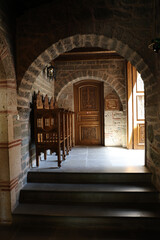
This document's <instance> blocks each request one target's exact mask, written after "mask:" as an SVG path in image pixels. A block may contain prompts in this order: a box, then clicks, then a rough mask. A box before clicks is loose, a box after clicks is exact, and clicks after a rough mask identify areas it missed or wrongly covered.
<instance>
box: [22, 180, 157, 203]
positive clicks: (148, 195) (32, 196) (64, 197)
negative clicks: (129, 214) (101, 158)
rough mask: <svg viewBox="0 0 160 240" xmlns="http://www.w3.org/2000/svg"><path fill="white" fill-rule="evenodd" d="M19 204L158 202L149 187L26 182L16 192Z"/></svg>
mask: <svg viewBox="0 0 160 240" xmlns="http://www.w3.org/2000/svg"><path fill="white" fill-rule="evenodd" d="M20 202H21V203H37V204H40V203H45V204H53V203H56V202H62V203H64V202H72V203H74V202H90V203H93V202H99V203H103V202H106V203H107V202H158V193H157V191H156V189H155V188H154V187H153V186H152V185H150V184H142V183H141V184H134V185H133V183H132V184H129V183H128V184H124V183H123V184H116V183H112V184H109V183H108V184H107V183H106V184H78V183H76V184H73V183H72V184H71V183H70V184H67V183H64V184H62V183H28V184H27V185H26V186H25V187H24V188H23V189H22V190H21V191H20Z"/></svg>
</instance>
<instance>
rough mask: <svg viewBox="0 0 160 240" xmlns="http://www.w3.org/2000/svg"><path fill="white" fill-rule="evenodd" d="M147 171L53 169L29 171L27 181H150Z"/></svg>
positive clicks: (149, 174)
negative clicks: (66, 170) (65, 170)
mask: <svg viewBox="0 0 160 240" xmlns="http://www.w3.org/2000/svg"><path fill="white" fill-rule="evenodd" d="M151 176H152V175H151V173H149V172H135V173H133V172H131V173H128V172H125V173H124V172H113V173H112V172H107V173H92V172H88V173H87V172H77V173H76V172H53V171H42V170H41V171H30V172H28V177H27V182H35V183H36V182H37V183H126V182H127V183H131V182H133V183H135V182H137V183H142V182H148V183H149V182H151Z"/></svg>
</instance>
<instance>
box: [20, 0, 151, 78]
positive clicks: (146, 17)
mask: <svg viewBox="0 0 160 240" xmlns="http://www.w3.org/2000/svg"><path fill="white" fill-rule="evenodd" d="M153 6H154V1H148V0H144V1H140V0H135V1H126V0H119V1H99V0H95V1H94V2H93V1H85V0H81V1H80V2H79V3H78V4H77V2H76V1H74V0H71V1H70V4H67V3H66V1H64V0H60V1H56V2H55V1H53V3H48V4H46V5H43V6H42V7H37V8H33V9H31V10H29V11H28V12H26V13H25V14H24V15H22V16H20V17H19V18H18V19H17V39H16V40H17V71H18V81H19V82H20V81H21V79H22V77H23V75H24V73H25V72H26V70H27V69H28V68H29V66H30V65H31V63H32V62H33V61H34V60H35V59H36V58H37V57H38V56H39V55H40V54H41V53H42V52H44V51H45V50H46V49H47V48H49V47H50V46H51V45H52V44H53V43H56V42H58V41H59V40H60V39H64V38H67V37H70V36H73V35H76V34H82V35H83V34H95V35H104V36H106V37H108V38H111V39H117V40H119V41H121V42H123V43H124V44H126V45H128V46H129V47H130V48H131V49H134V51H136V52H137V53H138V54H140V55H141V57H142V58H143V59H144V60H145V62H146V63H147V64H148V65H149V66H150V67H151V68H152V70H153V68H154V66H155V65H154V62H155V59H154V55H153V53H152V51H150V50H149V49H148V44H149V43H150V42H151V39H152V36H153V31H154V26H153V24H154V9H153ZM88 44H89V45H90V43H89V41H88ZM62 48H63V46H62ZM113 48H114V46H113ZM28 53H29V54H28ZM56 56H58V52H57V53H56V55H55V57H56ZM48 58H49V56H47V55H46V57H45V61H48Z"/></svg>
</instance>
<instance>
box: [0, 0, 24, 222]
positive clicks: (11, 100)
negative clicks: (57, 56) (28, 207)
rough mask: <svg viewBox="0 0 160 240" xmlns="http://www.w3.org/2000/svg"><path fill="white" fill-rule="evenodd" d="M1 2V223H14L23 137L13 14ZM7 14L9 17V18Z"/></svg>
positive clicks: (5, 3) (5, 4)
mask: <svg viewBox="0 0 160 240" xmlns="http://www.w3.org/2000/svg"><path fill="white" fill-rule="evenodd" d="M7 9H8V8H7V1H6V2H3V1H1V2H0V223H11V221H12V216H11V211H12V210H13V209H14V207H15V205H16V203H17V189H18V186H19V184H20V174H21V134H17V130H16V126H15V124H14V122H15V119H16V117H17V115H18V112H17V86H16V75H15V67H14V58H13V42H12V39H13V38H12V33H11V32H10V30H11V28H10V20H11V19H10V14H9V13H10V11H7ZM7 14H8V15H7Z"/></svg>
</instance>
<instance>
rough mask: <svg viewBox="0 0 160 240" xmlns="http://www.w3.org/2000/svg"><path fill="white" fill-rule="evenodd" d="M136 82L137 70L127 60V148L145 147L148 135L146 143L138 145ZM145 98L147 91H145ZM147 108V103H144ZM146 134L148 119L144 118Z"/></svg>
mask: <svg viewBox="0 0 160 240" xmlns="http://www.w3.org/2000/svg"><path fill="white" fill-rule="evenodd" d="M136 84H137V70H136V68H135V67H134V66H133V65H132V64H131V63H130V62H127V93H128V94H127V148H128V149H145V148H146V137H145V141H144V145H143V144H142V145H138V133H137V131H138V130H137V126H136V124H135V121H136V118H137V101H136ZM144 98H145V91H144ZM144 110H145V105H144ZM144 125H145V136H146V119H144Z"/></svg>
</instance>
